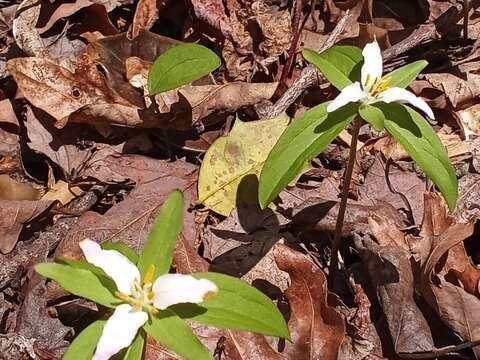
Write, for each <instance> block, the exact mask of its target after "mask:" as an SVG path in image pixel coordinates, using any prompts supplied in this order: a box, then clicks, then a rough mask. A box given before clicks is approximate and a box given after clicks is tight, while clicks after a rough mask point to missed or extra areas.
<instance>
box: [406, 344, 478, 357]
mask: <svg viewBox="0 0 480 360" xmlns="http://www.w3.org/2000/svg"><path fill="white" fill-rule="evenodd" d="M477 345H480V340H475V341H467V342H464V343H462V344H458V345H451V346H446V347H444V348H441V349H435V350H432V351H425V352H418V353H409V354H407V353H400V354H397V355H398V357H399V358H400V359H433V358H436V357H439V356H443V355H448V354H450V353H453V352H455V351H460V350H464V349H468V348H471V347H474V346H477Z"/></svg>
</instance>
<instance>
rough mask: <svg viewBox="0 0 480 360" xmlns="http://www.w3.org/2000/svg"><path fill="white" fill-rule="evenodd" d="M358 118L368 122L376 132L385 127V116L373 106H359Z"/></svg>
mask: <svg viewBox="0 0 480 360" xmlns="http://www.w3.org/2000/svg"><path fill="white" fill-rule="evenodd" d="M358 114H359V115H360V117H361V118H362V119H363V120H365V121H366V122H368V123H369V124H370V125H372V127H373V128H374V129H375V130H377V131H382V130H383V129H384V127H385V115H383V112H382V110H380V109H379V108H378V107H376V106H375V105H368V104H361V105H360V107H359V108H358Z"/></svg>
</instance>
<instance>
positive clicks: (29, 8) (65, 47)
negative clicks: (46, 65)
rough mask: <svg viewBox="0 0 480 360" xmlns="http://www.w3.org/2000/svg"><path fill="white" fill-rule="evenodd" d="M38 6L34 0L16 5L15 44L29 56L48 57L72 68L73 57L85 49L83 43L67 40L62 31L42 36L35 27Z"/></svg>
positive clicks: (38, 10) (38, 3)
mask: <svg viewBox="0 0 480 360" xmlns="http://www.w3.org/2000/svg"><path fill="white" fill-rule="evenodd" d="M40 8H41V3H40V2H37V1H35V0H24V1H23V2H22V3H21V4H20V5H19V6H18V8H17V12H16V16H15V20H14V21H13V29H12V30H13V36H14V38H15V41H16V42H17V45H18V46H19V47H20V48H21V49H22V50H23V51H24V52H25V53H26V54H27V55H29V56H36V57H40V58H45V59H49V60H50V61H52V62H55V63H57V64H59V65H62V66H64V67H66V68H68V69H73V64H74V62H75V59H76V58H77V56H79V55H80V54H81V53H82V52H83V51H84V50H85V45H84V44H83V42H82V41H80V40H73V41H72V40H68V39H67V38H66V36H65V34H64V33H61V34H60V35H57V36H52V37H49V38H47V39H45V38H43V37H42V36H41V35H40V32H39V31H38V29H36V28H35V26H36V24H37V21H38V18H39V16H40Z"/></svg>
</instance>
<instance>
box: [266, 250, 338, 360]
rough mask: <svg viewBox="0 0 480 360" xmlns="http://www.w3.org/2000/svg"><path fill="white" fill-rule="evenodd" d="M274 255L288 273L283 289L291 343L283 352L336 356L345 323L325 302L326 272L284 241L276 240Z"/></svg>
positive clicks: (293, 355) (306, 356)
mask: <svg viewBox="0 0 480 360" xmlns="http://www.w3.org/2000/svg"><path fill="white" fill-rule="evenodd" d="M273 251H274V257H275V260H276V262H277V265H278V267H279V269H280V270H283V271H286V272H287V273H288V274H289V275H290V280H291V285H290V287H289V288H288V290H287V291H286V296H287V298H288V300H289V303H290V307H291V311H292V315H291V317H290V320H289V322H288V327H289V329H290V333H291V335H292V343H291V344H287V346H286V349H285V351H284V353H285V354H286V355H287V357H288V358H290V359H325V360H329V359H331V360H336V359H337V356H338V352H339V348H340V345H341V343H342V341H343V339H344V337H345V323H344V320H343V318H342V317H341V316H340V314H339V313H338V312H337V311H336V310H335V309H334V308H333V307H331V306H329V304H328V302H327V296H328V290H327V280H326V277H325V274H324V273H323V272H322V271H321V270H320V269H319V268H317V267H316V265H314V264H313V262H311V261H310V259H309V258H308V257H307V256H306V255H304V254H302V253H300V252H298V251H295V250H292V249H291V248H289V247H287V246H286V245H282V244H277V245H276V246H275V248H274V250H273Z"/></svg>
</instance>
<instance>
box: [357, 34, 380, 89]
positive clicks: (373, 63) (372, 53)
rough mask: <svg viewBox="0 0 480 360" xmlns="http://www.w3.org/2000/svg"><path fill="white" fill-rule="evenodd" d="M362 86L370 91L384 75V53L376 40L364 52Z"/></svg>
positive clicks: (366, 46)
mask: <svg viewBox="0 0 480 360" xmlns="http://www.w3.org/2000/svg"><path fill="white" fill-rule="evenodd" d="M362 55H363V65H362V79H361V81H362V85H363V88H364V89H365V90H369V89H370V88H371V86H372V85H373V84H374V83H375V81H376V80H380V78H381V77H382V73H383V59H382V52H381V50H380V47H379V46H378V43H377V41H376V40H374V41H373V42H371V43H368V44H367V45H365V47H364V48H363V51H362Z"/></svg>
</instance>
